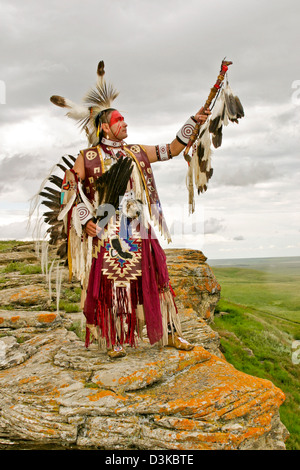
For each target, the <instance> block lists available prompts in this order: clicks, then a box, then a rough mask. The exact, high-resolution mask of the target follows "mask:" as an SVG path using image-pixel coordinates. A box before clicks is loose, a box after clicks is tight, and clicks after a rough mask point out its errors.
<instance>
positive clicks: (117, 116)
mask: <svg viewBox="0 0 300 470" xmlns="http://www.w3.org/2000/svg"><path fill="white" fill-rule="evenodd" d="M122 121H124V118H123V116H122V114H120V113H119V111H113V112H112V113H111V117H110V121H109V125H110V127H111V126H113V125H114V124H116V123H117V122H122Z"/></svg>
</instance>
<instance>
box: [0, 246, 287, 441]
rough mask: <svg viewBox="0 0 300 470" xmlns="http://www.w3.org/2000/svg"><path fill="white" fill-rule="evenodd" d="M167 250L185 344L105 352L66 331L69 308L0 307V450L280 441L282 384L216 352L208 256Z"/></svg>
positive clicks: (212, 280) (216, 291) (282, 431)
mask: <svg viewBox="0 0 300 470" xmlns="http://www.w3.org/2000/svg"><path fill="white" fill-rule="evenodd" d="M167 256H168V263H169V266H170V275H171V280H172V285H173V288H174V289H175V291H176V294H177V300H178V305H179V315H180V317H181V322H182V329H183V333H184V337H185V338H187V339H188V340H189V341H191V342H193V343H194V344H195V348H194V349H193V350H192V351H187V352H184V351H177V350H175V349H173V348H158V347H157V346H151V345H150V344H149V343H148V342H147V341H146V340H145V341H141V342H140V344H139V345H138V347H137V348H127V356H126V357H124V358H122V359H116V360H112V359H110V358H109V357H108V356H107V355H106V353H104V352H100V351H99V349H98V348H97V345H91V346H90V347H89V348H88V349H86V348H85V346H84V343H83V342H82V341H80V339H79V338H78V337H77V336H76V334H75V333H74V332H71V331H68V327H69V326H70V321H71V319H72V315H71V314H65V313H64V312H60V313H53V312H48V311H46V310H44V311H32V308H33V307H32V305H31V306H30V305H29V304H30V302H29V304H26V303H25V304H24V306H23V307H22V309H21V308H20V304H17V305H18V306H19V308H18V310H1V311H0V381H1V388H0V449H30V448H31V449H44V448H46V447H47V448H51V449H56V448H60V449H65V448H70V449H110V450H111V449H116V450H117V449H124V450H127V449H146V450H154V449H157V450H175V449H176V450H202V449H210V450H221V449H226V450H229V449H284V448H285V444H284V442H285V439H286V437H287V435H288V434H287V431H286V429H285V427H284V426H283V425H282V423H281V421H280V418H279V407H280V405H281V403H282V402H283V401H284V394H283V392H282V391H281V390H279V389H278V388H276V387H275V386H274V385H273V384H272V383H271V382H269V381H267V380H263V379H259V378H256V377H252V376H249V375H247V374H244V373H242V372H239V371H237V370H236V369H235V368H234V367H233V366H231V365H230V364H228V363H227V362H226V360H225V359H224V358H223V356H222V354H221V352H220V350H219V337H218V335H217V334H216V333H215V332H213V331H212V330H211V328H210V326H209V321H210V320H211V319H212V315H213V309H214V305H215V303H216V302H217V299H218V297H219V293H220V287H219V285H218V283H217V281H216V280H215V278H214V276H213V274H212V272H211V270H210V268H209V266H208V265H207V264H206V263H205V257H204V256H203V255H202V254H201V253H200V252H195V251H191V250H188V251H185V250H177V251H176V250H173V251H171V252H169V253H168V255H167ZM185 256H186V257H187V258H186V262H185ZM39 287H42V286H39ZM4 291H6V292H2V291H1V294H5V293H6V294H7V292H8V294H11V293H12V291H11V290H10V289H4ZM32 292H33V294H34V293H35V291H34V290H33V291H32ZM15 293H16V292H15ZM43 294H44V292H43ZM11 306H12V303H10V307H11ZM26 308H27V310H26ZM80 317H81V319H82V316H80V315H78V314H75V315H74V318H76V321H77V322H78V321H80ZM83 326H84V325H83Z"/></svg>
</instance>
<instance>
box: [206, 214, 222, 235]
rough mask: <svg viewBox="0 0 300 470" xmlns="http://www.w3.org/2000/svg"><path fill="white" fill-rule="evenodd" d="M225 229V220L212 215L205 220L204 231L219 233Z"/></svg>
mask: <svg viewBox="0 0 300 470" xmlns="http://www.w3.org/2000/svg"><path fill="white" fill-rule="evenodd" d="M224 229H225V226H224V224H223V220H220V219H216V218H215V217H210V218H209V219H208V220H205V222H204V233H207V234H209V233H210V234H211V233H218V232H222V231H223V230H224Z"/></svg>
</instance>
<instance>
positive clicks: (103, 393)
mask: <svg viewBox="0 0 300 470" xmlns="http://www.w3.org/2000/svg"><path fill="white" fill-rule="evenodd" d="M109 396H110V397H113V398H118V399H119V400H126V398H124V397H122V396H121V395H117V394H116V393H115V392H112V391H111V390H99V391H97V392H96V393H94V394H93V395H89V396H88V399H89V400H90V401H98V400H100V399H101V398H103V397H109Z"/></svg>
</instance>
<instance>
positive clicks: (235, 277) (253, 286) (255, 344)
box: [212, 267, 300, 450]
mask: <svg viewBox="0 0 300 470" xmlns="http://www.w3.org/2000/svg"><path fill="white" fill-rule="evenodd" d="M212 269H213V272H214V274H215V276H216V278H217V280H218V282H219V283H220V285H221V289H222V290H221V300H220V302H219V304H218V305H217V308H216V315H215V319H214V323H213V325H212V327H213V329H215V330H216V331H218V332H219V334H220V337H221V348H222V351H223V353H224V355H225V357H226V359H227V360H228V362H230V363H231V364H232V365H234V367H236V368H237V369H238V370H241V371H243V372H245V373H247V374H250V375H253V376H256V377H261V378H264V379H268V380H270V381H271V382H273V383H274V385H276V386H277V387H279V388H280V389H281V390H282V391H283V392H284V393H285V395H286V400H285V402H284V404H283V405H282V406H281V407H280V416H281V421H282V422H283V424H284V425H285V426H286V427H287V429H288V431H289V433H290V437H289V439H288V440H287V442H286V446H287V449H289V450H299V449H300V417H299V405H300V391H299V369H300V365H299V364H295V363H293V362H295V361H293V360H292V352H293V350H292V344H293V341H295V340H299V339H300V296H299V292H298V286H299V280H300V272H298V270H294V271H293V273H292V274H291V273H290V272H289V271H286V270H285V271H284V270H283V269H282V270H280V269H278V270H277V271H276V272H275V273H274V272H266V271H262V270H255V269H244V268H237V267H232V268H231V267H226V268H223V267H222V268H214V267H213V268H212ZM221 312H223V313H221ZM224 312H226V313H224Z"/></svg>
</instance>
